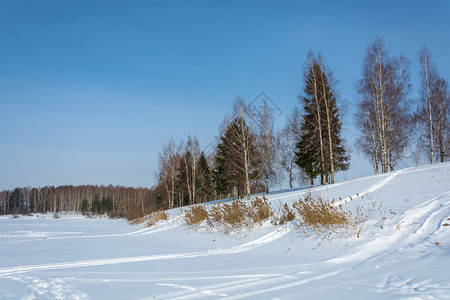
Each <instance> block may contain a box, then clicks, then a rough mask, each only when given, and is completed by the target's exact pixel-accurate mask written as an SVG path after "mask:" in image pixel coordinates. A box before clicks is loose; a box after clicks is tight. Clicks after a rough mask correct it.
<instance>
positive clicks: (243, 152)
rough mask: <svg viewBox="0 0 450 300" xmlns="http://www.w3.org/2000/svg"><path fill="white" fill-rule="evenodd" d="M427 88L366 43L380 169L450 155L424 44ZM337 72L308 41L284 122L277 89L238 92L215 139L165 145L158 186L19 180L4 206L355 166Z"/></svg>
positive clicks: (261, 189)
mask: <svg viewBox="0 0 450 300" xmlns="http://www.w3.org/2000/svg"><path fill="white" fill-rule="evenodd" d="M418 61H419V63H420V66H421V71H420V74H419V76H420V79H421V81H420V94H419V97H418V98H417V99H414V98H413V97H411V96H410V93H411V90H412V85H411V82H410V76H411V74H410V72H409V65H410V62H409V60H408V59H407V58H406V57H404V56H403V55H400V56H399V57H395V56H392V55H390V54H389V51H388V49H387V48H386V46H385V44H384V42H383V40H382V39H381V38H376V39H375V40H374V41H373V42H372V43H370V44H369V45H368V47H367V49H366V53H365V56H364V59H363V62H362V68H361V75H360V78H359V79H358V81H357V82H356V86H355V89H356V92H357V95H358V96H357V99H356V100H355V102H354V103H355V105H354V106H355V109H354V115H353V117H354V125H355V126H356V128H357V130H358V132H359V133H358V136H359V138H358V139H357V141H356V147H357V149H359V150H360V151H361V152H362V153H364V154H365V155H366V156H367V158H368V159H369V160H370V161H371V162H372V165H373V170H374V173H375V174H378V173H380V172H383V173H384V172H388V171H392V170H394V168H395V166H396V164H397V163H398V162H399V161H400V160H401V159H402V158H405V157H407V156H409V157H411V156H412V157H415V158H416V159H418V157H419V156H420V155H425V156H426V157H427V159H428V161H429V162H430V163H434V162H436V161H441V162H444V161H447V160H448V157H449V143H450V142H449V123H448V116H449V107H450V105H449V102H450V96H449V95H450V94H449V88H448V82H447V81H446V80H445V79H444V78H442V77H441V76H440V75H439V73H438V71H437V67H436V65H435V63H434V62H433V60H432V57H431V54H430V52H429V51H428V49H427V48H426V47H425V46H424V47H422V48H421V49H420V51H419V52H418ZM338 95H339V92H338V89H337V81H336V80H335V78H334V74H333V72H332V71H331V69H330V68H329V67H328V66H327V65H326V64H325V60H324V58H323V57H322V56H321V55H320V53H318V54H315V53H313V52H312V51H309V53H308V54H307V57H306V60H305V63H304V66H303V86H302V91H301V92H300V94H299V96H298V105H294V109H293V110H292V111H291V112H290V113H289V114H287V116H286V120H285V124H284V126H282V127H281V128H277V127H276V126H275V124H276V122H277V120H276V115H275V113H274V109H273V106H272V105H271V104H273V103H271V101H270V99H265V98H264V99H259V100H258V101H256V103H255V101H253V102H252V103H250V104H247V103H246V102H245V100H244V99H242V98H240V97H238V98H236V99H235V100H234V103H233V106H232V109H231V112H230V113H228V114H226V115H225V117H224V119H223V121H222V123H221V125H220V127H219V134H218V138H217V140H216V142H215V143H214V144H213V145H212V146H213V147H209V149H210V151H207V152H206V153H205V152H204V151H202V150H201V149H203V148H202V147H201V146H200V144H199V141H198V138H197V137H195V136H188V137H187V139H186V140H185V141H179V142H178V143H175V142H174V141H173V140H172V139H171V140H169V141H168V142H167V143H166V144H165V145H164V146H163V148H162V150H161V151H160V152H159V154H158V168H157V170H156V172H155V178H156V184H155V185H154V186H153V187H152V188H126V187H120V186H111V185H110V186H76V187H74V186H61V187H56V188H55V187H43V188H16V189H14V190H13V191H3V192H1V193H0V209H1V210H0V212H1V213H10V212H14V211H18V210H23V211H26V212H46V211H83V212H88V211H90V212H95V213H102V212H108V211H112V212H118V213H119V214H120V215H121V214H124V212H125V213H126V212H133V213H131V215H132V216H138V215H144V214H146V213H148V212H151V211H155V210H157V209H171V208H174V207H181V206H185V205H191V204H196V203H203V202H207V201H210V200H214V199H221V198H231V197H233V198H242V197H244V196H249V195H250V194H254V193H267V192H269V190H270V189H272V188H274V187H277V188H279V189H281V186H282V183H283V182H284V181H287V182H288V183H289V187H290V188H292V187H293V186H294V185H295V183H296V182H302V183H306V182H309V184H311V185H313V184H314V180H315V179H316V178H319V180H320V184H322V185H324V184H329V183H334V182H335V173H336V172H339V171H344V170H347V169H348V168H349V164H350V156H349V153H348V150H347V147H346V143H345V141H344V139H343V137H342V112H343V111H344V110H348V109H344V107H343V105H342V101H341V100H340V99H339V97H338Z"/></svg>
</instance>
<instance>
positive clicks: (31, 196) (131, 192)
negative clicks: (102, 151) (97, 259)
mask: <svg viewBox="0 0 450 300" xmlns="http://www.w3.org/2000/svg"><path fill="white" fill-rule="evenodd" d="M158 201H159V199H158V198H157V197H156V195H155V194H154V193H153V190H152V189H148V188H142V187H141V188H130V187H122V186H112V185H108V186H97V185H81V186H71V185H67V186H59V187H53V186H45V187H42V188H30V187H25V188H15V189H14V190H12V191H8V190H5V191H2V192H0V213H1V214H7V213H39V212H42V213H43V212H49V211H51V212H58V211H82V212H83V213H87V212H92V213H101V214H103V213H105V212H110V211H116V210H123V209H124V208H126V209H136V210H139V211H142V212H147V211H152V210H156V209H157V208H158V206H159V203H158ZM124 205H126V207H124Z"/></svg>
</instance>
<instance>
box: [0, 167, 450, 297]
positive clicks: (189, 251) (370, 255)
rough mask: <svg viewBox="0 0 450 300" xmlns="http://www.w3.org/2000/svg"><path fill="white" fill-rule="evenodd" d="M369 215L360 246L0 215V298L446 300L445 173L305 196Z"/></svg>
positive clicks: (258, 233) (410, 173) (267, 231)
mask: <svg viewBox="0 0 450 300" xmlns="http://www.w3.org/2000/svg"><path fill="white" fill-rule="evenodd" d="M308 193H312V194H313V195H318V194H320V195H321V196H322V197H323V198H327V199H333V198H334V199H335V200H336V202H335V205H339V204H343V206H344V207H345V208H347V209H352V210H355V208H356V207H357V206H360V207H364V208H365V209H366V210H367V211H369V210H371V211H370V216H369V219H368V220H367V221H366V222H365V223H364V224H363V225H362V227H361V232H362V233H361V236H360V237H359V238H357V237H356V236H355V234H354V233H353V234H346V235H332V236H331V238H328V239H325V240H324V239H323V237H319V236H316V235H314V234H313V233H310V234H306V235H305V233H304V232H303V231H302V230H300V229H299V227H298V222H299V220H295V221H293V222H291V223H288V224H286V225H283V226H274V225H271V224H270V223H268V222H267V223H265V224H264V225H263V226H261V227H255V228H253V229H246V230H243V231H242V232H240V233H232V234H228V235H227V234H225V233H223V232H220V231H218V230H211V229H209V227H208V226H207V225H203V226H200V227H198V228H197V229H193V228H189V227H188V226H187V225H186V224H185V222H184V220H183V218H182V217H180V216H179V214H180V212H181V210H179V209H178V210H172V211H170V212H169V213H170V219H169V220H167V221H161V222H159V223H158V224H156V225H155V226H153V227H149V228H146V227H144V226H142V225H130V224H128V223H127V222H126V221H125V220H110V219H88V218H84V217H82V216H79V215H70V214H69V215H61V218H59V219H54V218H53V216H52V215H51V214H48V215H39V216H36V215H35V216H27V217H25V216H21V217H19V218H12V217H11V216H1V217H0V299H218V298H224V299H306V298H311V297H314V299H342V298H346V299H393V298H395V299H399V298H400V299H404V298H407V299H450V251H449V246H450V226H447V225H445V224H450V163H442V164H435V165H430V166H424V167H419V168H410V169H404V170H400V171H396V172H392V173H387V174H382V175H376V176H371V177H366V178H360V179H356V180H352V181H347V182H342V183H337V184H334V185H328V186H323V187H316V188H313V189H304V190H294V191H286V192H283V193H273V194H272V195H268V196H267V198H268V199H269V200H270V201H271V203H272V204H273V206H279V205H280V204H283V203H289V204H290V203H292V202H293V201H296V200H298V199H299V198H301V197H304V196H305V195H306V194H308Z"/></svg>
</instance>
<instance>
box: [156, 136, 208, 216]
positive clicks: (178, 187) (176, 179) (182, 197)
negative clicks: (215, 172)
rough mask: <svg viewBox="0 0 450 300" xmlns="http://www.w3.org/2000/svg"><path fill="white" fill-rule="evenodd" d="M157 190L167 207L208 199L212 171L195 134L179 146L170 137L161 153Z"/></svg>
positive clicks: (157, 173)
mask: <svg viewBox="0 0 450 300" xmlns="http://www.w3.org/2000/svg"><path fill="white" fill-rule="evenodd" d="M155 175H156V177H157V181H158V185H157V186H156V188H155V190H156V193H157V194H158V195H159V197H164V199H165V201H164V203H165V208H169V209H170V208H173V207H177V206H184V205H190V204H195V203H201V202H205V201H209V200H211V198H212V195H213V188H212V175H211V171H210V167H209V165H208V162H207V158H206V156H205V154H204V153H203V152H201V151H200V145H199V142H198V139H197V138H196V137H191V136H189V137H188V139H187V142H186V143H184V142H183V141H182V142H180V144H179V145H178V146H177V145H175V142H174V141H173V140H170V141H169V142H168V143H167V144H166V145H165V146H164V148H163V150H162V151H161V152H160V153H159V165H158V171H157V172H156V174H155Z"/></svg>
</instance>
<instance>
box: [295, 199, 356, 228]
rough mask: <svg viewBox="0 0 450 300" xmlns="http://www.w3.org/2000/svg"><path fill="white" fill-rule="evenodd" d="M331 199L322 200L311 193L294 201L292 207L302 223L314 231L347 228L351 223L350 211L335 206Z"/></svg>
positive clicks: (340, 206)
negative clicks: (302, 198)
mask: <svg viewBox="0 0 450 300" xmlns="http://www.w3.org/2000/svg"><path fill="white" fill-rule="evenodd" d="M333 203H334V200H333V201H331V202H330V201H329V200H323V199H322V198H321V197H320V196H319V197H317V198H313V197H312V196H311V195H308V196H306V197H305V199H304V200H303V201H302V200H299V201H297V202H294V204H293V207H294V208H295V210H296V211H297V213H298V214H299V215H300V217H301V218H302V221H303V224H302V225H305V226H306V227H308V228H310V229H312V230H313V231H315V232H316V233H319V234H321V233H324V232H335V233H336V232H338V231H342V230H346V229H348V228H349V227H350V226H351V225H352V223H353V220H352V217H351V213H350V212H346V211H344V210H343V208H342V205H339V206H338V207H335V206H334V205H333Z"/></svg>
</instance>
